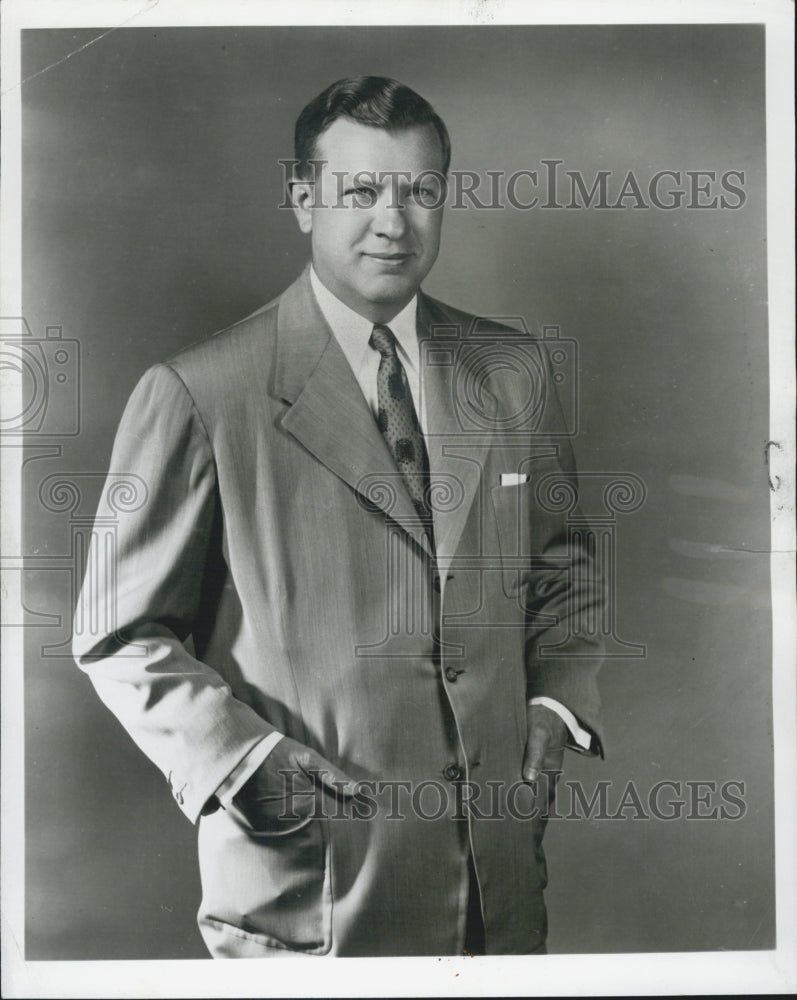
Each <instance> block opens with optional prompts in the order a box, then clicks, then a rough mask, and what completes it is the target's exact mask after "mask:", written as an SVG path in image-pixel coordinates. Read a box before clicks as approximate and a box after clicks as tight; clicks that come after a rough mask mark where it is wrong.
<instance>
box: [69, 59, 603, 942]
mask: <svg viewBox="0 0 797 1000" xmlns="http://www.w3.org/2000/svg"><path fill="white" fill-rule="evenodd" d="M449 157H450V145H449V139H448V133H447V131H446V128H445V125H444V124H443V122H442V121H441V120H440V119H439V118H438V116H437V115H436V114H435V113H434V111H433V110H432V108H431V107H430V106H429V105H428V103H427V102H426V101H425V100H423V99H422V98H421V97H419V96H418V95H417V94H415V93H414V92H413V91H411V90H409V89H408V88H407V87H404V86H402V85H401V84H398V83H396V82H395V81H391V80H387V79H384V78H380V77H364V78H357V79H350V80H342V81H339V82H338V83H335V84H333V85H332V86H331V87H329V88H328V89H327V90H325V91H324V92H323V93H322V94H320V95H319V96H318V97H317V98H315V100H313V101H312V102H311V103H310V104H309V105H308V106H307V107H306V108H305V110H304V111H303V112H302V114H301V115H300V117H299V119H298V122H297V126H296V161H297V162H296V167H295V174H294V176H293V179H292V182H291V184H290V194H291V202H292V205H293V210H294V212H295V214H296V218H297V220H298V223H299V226H300V228H301V230H302V231H303V232H304V233H307V234H309V236H310V241H311V247H312V264H311V266H309V267H308V268H307V269H306V270H305V271H304V273H303V274H302V275H301V277H300V278H299V279H298V281H296V282H295V283H294V284H293V285H292V286H291V287H290V288H289V289H288V290H287V291H286V292H285V293H284V294H283V295H282V296H280V297H279V298H278V299H277V300H276V301H274V302H272V303H270V304H269V305H267V306H265V307H264V308H262V309H261V310H259V311H258V312H256V313H255V314H253V315H252V316H250V317H248V318H247V319H245V320H243V321H242V322H240V323H238V324H236V325H235V326H233V327H231V328H230V329H228V330H225V331H223V332H221V333H219V334H217V335H216V336H215V337H212V338H211V339H209V340H206V341H204V342H202V343H199V344H197V345H194V346H192V347H189V348H188V349H187V350H184V351H182V352H181V353H180V354H178V355H177V356H176V357H174V358H172V359H171V360H170V361H169V362H167V363H165V364H162V365H157V366H155V368H153V369H151V370H150V371H149V372H147V373H146V374H145V375H144V377H143V378H142V379H141V381H140V383H139V384H138V386H137V387H136V389H135V391H134V393H133V395H132V397H131V399H130V401H129V403H128V406H127V409H126V411H125V414H124V417H123V419H122V423H121V425H120V428H119V432H118V435H117V440H116V444H115V447H114V453H113V458H112V463H111V471H112V473H126V474H129V473H133V474H135V475H137V476H139V477H140V478H141V480H143V482H144V483H145V484H146V488H147V498H146V502H145V503H144V504H143V505H142V506H141V507H140V509H138V510H136V511H131V512H129V513H128V514H125V515H123V516H122V518H121V521H120V524H119V534H118V545H117V551H116V556H115V560H114V563H113V569H112V571H111V574H112V575H111V577H110V578H109V579H107V580H103V579H102V578H100V579H99V581H98V583H97V585H96V586H93V587H92V588H88V587H87V586H84V595H85V593H86V592H87V591H88V590H89V589H91V590H92V592H93V593H99V600H100V602H101V606H100V608H99V609H96V613H97V615H98V618H97V620H99V621H106V622H107V623H108V624H107V626H106V628H105V629H104V631H101V632H100V633H99V634H95V635H94V636H93V637H92V638H91V639H80V638H78V639H76V641H75V656H76V659H77V662H78V664H79V665H80V666H81V667H82V668H83V669H85V670H86V671H87V672H88V674H89V676H90V677H91V679H92V681H93V683H94V685H95V687H96V689H97V691H98V693H99V695H100V697H101V698H102V699H103V700H104V701H105V703H106V704H107V705H108V707H109V708H110V709H111V710H112V711H113V712H114V713H115V714H116V715H117V716H118V718H119V719H120V721H121V722H122V724H123V725H124V726H125V727H126V728H127V730H128V731H129V732H130V734H131V736H132V737H133V739H134V740H135V741H136V742H137V743H138V745H139V746H140V747H141V749H142V750H143V751H144V752H145V753H146V754H147V755H148V756H149V757H150V758H151V759H152V760H153V761H154V762H155V763H156V764H157V766H158V767H159V768H160V769H161V770H162V771H163V773H164V774H165V775H166V777H167V779H168V781H169V784H170V786H171V788H172V791H173V794H174V797H175V799H176V800H177V802H178V804H179V805H180V806H181V807H182V809H183V811H184V812H185V813H186V815H187V816H188V817H189V819H191V820H192V821H194V822H196V821H199V851H200V869H201V875H202V887H203V899H202V905H201V909H200V914H199V923H200V928H201V931H202V934H203V936H204V939H205V941H206V943H207V945H208V948H209V950H210V951H211V953H212V954H213V955H214V956H217V957H222V956H267V955H286V954H290V953H303V954H334V955H348V956H354V955H421V954H461V953H462V951H463V950H467V951H478V952H484V953H487V954H499V953H504V954H506V953H518V954H526V953H539V952H542V951H544V950H545V934H546V919H545V907H544V903H543V897H542V891H543V888H544V886H545V880H546V876H545V865H544V858H543V854H542V849H541V843H540V842H541V838H542V831H543V829H544V815H542V814H543V813H544V806H545V800H546V793H545V791H544V790H543V784H542V782H541V781H539V782H538V781H537V779H538V777H540V775H541V773H542V772H543V771H556V770H558V769H559V767H560V766H561V760H562V752H563V748H564V746H565V745H566V744H569V745H572V746H574V747H576V748H579V747H580V748H581V749H584V750H587V751H589V752H593V753H594V752H599V751H600V736H599V721H598V696H597V692H596V688H595V680H594V676H595V672H596V670H597V667H598V663H599V653H600V650H599V649H598V647H597V644H596V642H595V641H593V639H592V638H591V637H590V632H589V630H588V629H586V628H584V627H583V623H584V616H585V615H587V614H595V613H598V611H599V603H600V591H599V588H596V587H595V586H594V585H593V581H592V579H591V575H592V565H591V561H590V558H589V556H588V553H587V550H586V547H582V546H579V545H577V544H575V543H574V541H573V539H572V538H571V539H568V533H567V526H566V524H565V522H564V518H563V514H562V513H561V510H558V509H557V508H556V505H555V504H554V505H551V504H548V505H547V506H546V505H545V504H544V503H542V502H541V501H540V499H539V495H538V494H539V491H538V490H537V489H536V484H538V483H543V482H551V483H552V482H559V483H562V482H564V483H567V481H568V477H569V476H570V477H572V472H573V470H572V458H571V454H570V450H569V446H568V445H567V443H566V437H565V436H564V434H565V429H564V426H563V422H562V416H561V412H560V409H559V406H558V404H557V401H556V398H555V394H554V392H553V383H552V378H551V373H550V371H549V366H548V361H547V359H546V358H545V356H544V352H542V351H541V350H540V348H539V345H538V344H535V343H532V342H531V340H530V338H528V337H526V336H523V335H519V334H518V333H517V332H516V331H514V330H511V329H510V328H508V327H504V326H500V325H498V324H495V323H484V322H481V323H480V322H477V321H476V319H475V317H472V316H469V315H467V314H465V313H463V312H460V311H459V310H456V309H452V308H451V307H448V306H445V305H442V304H441V303H439V302H436V301H435V300H433V299H431V298H429V297H427V296H426V295H424V294H423V293H422V292H421V291H420V285H421V283H422V281H423V280H424V278H425V277H426V275H427V274H428V272H429V270H430V268H431V267H432V265H433V264H434V262H435V259H436V258H437V254H438V249H439V244H440V231H441V222H442V215H443V200H444V197H443V196H444V193H445V192H444V183H445V176H446V174H447V171H448V166H449ZM496 359H497V360H498V363H496ZM518 373H521V375H524V374H525V375H526V376H528V377H527V378H525V379H524V378H520V379H519V378H518ZM529 378H530V379H531V382H532V383H534V385H533V388H534V393H532V397H533V398H531V397H529V393H528V387H529V384H530V383H529ZM535 379H536V383H535V382H534V380H535ZM530 399H531V402H530ZM102 513H103V508H101V511H100V514H102ZM82 600H83V602H84V603H85V601H87V600H89V598H88V597H86V596H84V597H83V598H82ZM83 613H86V609H85V608H84V609H83Z"/></svg>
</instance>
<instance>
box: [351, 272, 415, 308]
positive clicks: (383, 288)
mask: <svg viewBox="0 0 797 1000" xmlns="http://www.w3.org/2000/svg"><path fill="white" fill-rule="evenodd" d="M420 285H421V282H420V279H419V278H418V276H417V275H412V276H410V275H407V274H381V275H379V276H378V277H375V278H371V279H370V280H369V281H368V282H366V283H364V287H363V288H362V289H361V294H362V296H363V298H365V299H367V300H368V301H369V302H373V303H379V304H380V305H392V304H400V303H406V302H409V300H410V299H411V298H412V297H413V295H415V293H416V292H417V291H418V289H419V288H420Z"/></svg>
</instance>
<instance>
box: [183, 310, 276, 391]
mask: <svg viewBox="0 0 797 1000" xmlns="http://www.w3.org/2000/svg"><path fill="white" fill-rule="evenodd" d="M281 299H282V296H281V295H279V296H277V297H276V298H275V299H272V300H271V302H268V303H266V305H264V306H261V307H260V308H259V309H256V310H255V311H254V312H253V313H250V314H249V315H248V316H245V317H244V318H243V319H240V320H238V321H237V322H235V323H232V324H231V325H230V326H227V327H224V328H222V329H221V330H218V331H217V332H216V333H213V334H211V335H210V336H209V337H204V338H202V339H201V340H197V341H195V342H194V343H192V344H188V345H187V346H186V347H183V348H181V349H180V350H179V351H178V352H177V353H176V354H173V355H172V356H171V357H170V358H167V359H166V360H165V361H164V362H163V363H164V365H166V366H168V367H170V368H172V369H173V370H174V371H176V372H177V373H178V374H179V375H180V376H181V377H183V378H184V380H185V379H190V380H193V379H194V378H195V377H196V376H198V375H200V374H201V373H202V372H210V373H214V374H215V375H216V376H217V377H218V376H219V375H222V374H224V373H229V372H231V371H233V370H237V369H239V368H240V367H241V365H249V364H252V363H254V362H255V356H256V357H257V362H258V363H259V364H262V363H263V360H264V355H265V357H268V355H269V354H270V353H271V348H272V346H273V344H274V341H275V339H276V333H277V316H278V313H279V304H280V300H281Z"/></svg>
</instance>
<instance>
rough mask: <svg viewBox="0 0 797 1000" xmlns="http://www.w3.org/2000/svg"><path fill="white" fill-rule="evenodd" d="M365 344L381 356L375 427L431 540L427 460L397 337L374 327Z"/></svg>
mask: <svg viewBox="0 0 797 1000" xmlns="http://www.w3.org/2000/svg"><path fill="white" fill-rule="evenodd" d="M368 342H369V344H370V345H371V347H373V349H374V350H375V351H378V352H379V354H380V355H381V360H380V362H379V371H378V372H377V375H376V398H377V403H378V405H379V414H378V416H377V418H376V422H377V426H378V427H379V430H380V431H381V432H382V436H383V437H384V439H385V441H387V446H388V448H390V452H391V454H392V455H393V458H395V460H396V465H397V466H398V468H399V471H400V472H401V474H402V476H403V478H404V482H405V483H406V485H407V489H408V491H409V494H410V497H411V498H412V502H413V504H414V506H415V510H416V512H417V514H418V517H419V518H420V519H421V522H422V523H423V526H424V529H425V530H426V532H427V533H428V535H429V539H430V540H431V539H432V511H431V509H430V507H429V504H428V500H427V496H428V489H429V456H428V455H427V454H426V445H425V444H424V440H423V434H422V433H421V427H420V424H419V423H418V415H417V413H416V412H415V407H414V406H413V403H412V392H411V391H410V386H409V383H408V382H407V373H406V372H405V371H404V366H403V365H402V363H401V361H400V360H399V356H398V353H397V351H396V337H395V335H394V333H393V331H392V330H391V329H390V327H387V326H383V325H382V324H381V323H377V324H376V325H375V326H374V329H373V332H372V333H371V339H370V340H369V341H368Z"/></svg>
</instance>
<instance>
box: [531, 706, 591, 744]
mask: <svg viewBox="0 0 797 1000" xmlns="http://www.w3.org/2000/svg"><path fill="white" fill-rule="evenodd" d="M529 704H530V705H544V706H545V707H546V708H550V710H551V711H552V712H556V714H557V715H558V716H559V718H560V719H561V720H562V722H564V724H565V725H566V726H567V728H568V729H569V730H570V735H571V736H572V738H573V742H574V743H575V747H574V748H573V749H578V750H591V749H592V733H591V732H589V730H587V729H584V728H583V726H580V725H579V724H578V720H577V719H576V717H575V715H573V713H572V712H571V711H570V709H568V708H565V706H564V705H563V704H562V703H561V702H559V701H556V699H555V698H544V697H541V696H538V697H535V698H531V699H530V701H529Z"/></svg>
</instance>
